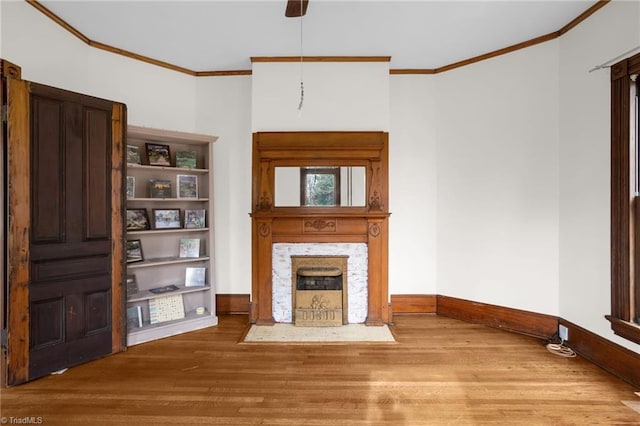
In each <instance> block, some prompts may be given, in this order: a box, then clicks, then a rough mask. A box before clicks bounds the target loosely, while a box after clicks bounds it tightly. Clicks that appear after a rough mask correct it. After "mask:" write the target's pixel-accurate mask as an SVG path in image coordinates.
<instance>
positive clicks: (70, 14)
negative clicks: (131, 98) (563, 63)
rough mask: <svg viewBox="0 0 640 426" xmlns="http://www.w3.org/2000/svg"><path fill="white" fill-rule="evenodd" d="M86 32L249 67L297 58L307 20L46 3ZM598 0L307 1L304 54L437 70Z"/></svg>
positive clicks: (166, 54) (255, 6) (187, 7)
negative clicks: (255, 60) (259, 59)
mask: <svg viewBox="0 0 640 426" xmlns="http://www.w3.org/2000/svg"><path fill="white" fill-rule="evenodd" d="M41 3H42V4H43V5H44V6H45V7H47V8H48V9H49V10H51V11H52V12H53V13H55V14H56V15H58V16H59V17H61V18H62V19H64V20H65V21H66V22H67V23H68V24H70V25H71V26H73V27H74V28H76V29H77V30H79V31H80V32H81V33H83V34H84V35H85V36H87V37H88V38H89V39H91V40H93V41H97V42H101V43H105V44H107V45H110V46H112V47H116V48H120V49H124V50H128V51H130V52H133V53H136V54H139V55H144V56H147V57H150V58H153V59H158V60H161V61H164V62H168V63H170V64H173V65H177V66H180V67H184V68H187V69H190V70H192V71H230V70H249V69H251V61H250V58H251V57H252V56H298V55H300V52H301V37H300V34H301V31H300V23H301V21H300V18H286V17H285V16H284V10H285V5H286V1H285V0H253V1H249V0H234V1H228V0H227V1H220V0H208V1H158V0H156V1H149V0H138V1H99V0H79V1H60V0H58V1H42V2H41ZM594 3H595V0H589V1H581V0H548V1H521V0H511V1H452V0H449V1H427V0H413V1H400V0H387V1H376V0H355V1H346V0H343V1H336V0H310V2H309V8H308V10H307V14H306V15H305V16H304V17H303V18H302V53H303V54H304V55H305V56H391V64H390V66H391V68H392V69H401V68H418V69H432V68H438V67H441V66H444V65H449V64H451V63H455V62H457V61H460V60H465V59H469V58H472V57H475V56H478V55H482V54H485V53H488V52H491V51H494V50H497V49H501V48H504V47H507V46H510V45H513V44H516V43H520V42H523V41H527V40H530V39H532V38H534V37H538V36H541V35H545V34H548V33H551V32H553V31H557V30H559V29H560V28H562V27H563V26H564V25H566V24H568V23H569V22H570V21H571V20H573V19H574V18H576V17H577V16H579V15H580V14H581V13H582V12H584V11H585V10H587V9H588V8H589V7H590V6H592V5H593V4H594Z"/></svg>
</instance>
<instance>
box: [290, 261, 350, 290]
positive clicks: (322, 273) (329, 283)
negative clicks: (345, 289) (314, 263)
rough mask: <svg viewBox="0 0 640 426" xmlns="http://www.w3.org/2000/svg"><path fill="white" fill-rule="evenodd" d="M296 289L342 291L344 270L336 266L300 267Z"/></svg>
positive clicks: (297, 273)
mask: <svg viewBox="0 0 640 426" xmlns="http://www.w3.org/2000/svg"><path fill="white" fill-rule="evenodd" d="M296 290H340V291H342V270H341V269H340V268H335V267H322V266H318V267H306V268H298V271H297V272H296Z"/></svg>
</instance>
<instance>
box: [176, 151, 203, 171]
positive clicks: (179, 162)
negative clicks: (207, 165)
mask: <svg viewBox="0 0 640 426" xmlns="http://www.w3.org/2000/svg"><path fill="white" fill-rule="evenodd" d="M197 157H198V154H197V153H196V152H195V151H177V152H176V167H184V168H187V169H195V168H196V164H197V162H196V159H197Z"/></svg>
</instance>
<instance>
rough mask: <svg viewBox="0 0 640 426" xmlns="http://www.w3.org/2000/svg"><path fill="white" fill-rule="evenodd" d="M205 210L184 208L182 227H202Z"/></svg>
mask: <svg viewBox="0 0 640 426" xmlns="http://www.w3.org/2000/svg"><path fill="white" fill-rule="evenodd" d="M206 215H207V211H206V210H205V209H185V211H184V227H185V228H186V229H196V228H204V227H205V223H206V219H205V218H206Z"/></svg>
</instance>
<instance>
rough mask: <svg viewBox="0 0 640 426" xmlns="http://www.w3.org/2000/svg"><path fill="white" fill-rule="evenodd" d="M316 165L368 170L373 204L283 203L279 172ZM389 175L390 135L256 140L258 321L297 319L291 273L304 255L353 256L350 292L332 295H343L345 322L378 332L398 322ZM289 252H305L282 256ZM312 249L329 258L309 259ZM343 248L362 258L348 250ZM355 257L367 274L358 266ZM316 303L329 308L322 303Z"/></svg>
mask: <svg viewBox="0 0 640 426" xmlns="http://www.w3.org/2000/svg"><path fill="white" fill-rule="evenodd" d="M311 166H313V167H336V168H337V167H362V168H364V170H365V171H366V173H365V175H366V176H365V194H366V201H365V205H361V206H343V205H331V206H306V205H305V206H289V205H287V206H278V205H275V204H274V200H276V197H275V195H276V188H275V179H274V177H275V174H276V169H277V168H278V167H285V168H286V167H311ZM387 169H388V134H387V133H386V132H375V131H374V132H259V133H254V134H253V167H252V177H253V184H252V199H251V200H252V212H251V222H252V224H251V228H252V255H251V259H252V280H251V282H252V284H251V305H250V313H249V319H250V322H251V323H254V324H258V325H273V324H274V323H276V322H293V321H294V320H293V317H294V316H295V313H294V312H293V311H294V310H295V305H293V298H294V297H295V291H293V287H294V284H293V281H292V279H293V278H292V275H297V274H292V273H291V266H290V264H291V259H290V256H292V255H301V254H302V255H319V256H342V255H346V256H348V270H346V272H345V270H343V274H342V275H343V280H344V279H345V277H346V284H345V282H344V281H343V285H342V290H328V291H341V292H342V293H341V294H342V296H343V299H342V308H341V309H342V315H341V316H342V317H343V319H342V322H345V320H344V316H348V323H365V324H367V325H371V326H378V325H383V324H386V323H388V322H389V321H390V313H389V309H388V308H389V306H388V297H389V289H388V219H389V215H390V213H389V211H388V175H387ZM282 246H285V247H287V249H286V250H288V249H289V248H292V249H291V250H305V251H303V252H302V253H301V252H296V253H293V252H291V251H289V252H286V250H285V252H284V253H279V250H280V248H281V247H282ZM300 247H303V248H302V249H301V248H300ZM307 247H311V248H312V250H316V249H317V248H318V247H320V249H318V250H321V252H320V253H317V252H315V251H314V252H313V253H308V252H306V250H307ZM343 247H349V249H355V250H359V251H360V252H359V253H360V254H361V255H360V256H352V254H351V253H345V252H342V251H340V250H342V248H343ZM360 247H362V248H360ZM353 259H355V262H357V263H359V265H357V266H359V268H355V269H354V268H352V260H353ZM354 270H355V271H357V274H358V275H354ZM354 286H357V287H355V288H354ZM303 297H304V296H303ZM311 299H313V296H312V297H311ZM310 303H311V302H310ZM316 303H320V305H321V304H322V303H321V301H320V302H318V298H316ZM354 304H355V305H357V306H356V308H355V309H354ZM314 306H316V305H314ZM325 306H326V304H325ZM336 309H339V308H336ZM335 312H337V311H335ZM352 317H353V318H352Z"/></svg>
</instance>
